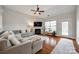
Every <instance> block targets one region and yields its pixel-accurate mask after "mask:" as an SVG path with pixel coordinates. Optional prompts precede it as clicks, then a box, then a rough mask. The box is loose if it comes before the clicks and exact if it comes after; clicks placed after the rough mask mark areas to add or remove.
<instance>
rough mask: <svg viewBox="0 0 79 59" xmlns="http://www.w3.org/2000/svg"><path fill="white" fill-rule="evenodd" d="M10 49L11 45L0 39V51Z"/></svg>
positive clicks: (7, 41)
mask: <svg viewBox="0 0 79 59" xmlns="http://www.w3.org/2000/svg"><path fill="white" fill-rule="evenodd" d="M9 47H11V43H10V41H9V40H7V39H1V38H0V51H1V50H5V49H6V48H9Z"/></svg>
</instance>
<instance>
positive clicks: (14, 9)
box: [0, 5, 79, 54]
mask: <svg viewBox="0 0 79 59" xmlns="http://www.w3.org/2000/svg"><path fill="white" fill-rule="evenodd" d="M78 9H79V6H77V5H4V6H2V5H1V6H0V32H1V35H2V34H3V33H5V32H7V31H8V32H10V33H9V34H13V32H14V33H18V32H20V33H22V36H23V37H24V41H25V40H27V39H33V40H32V41H34V40H35V39H40V38H41V39H42V40H37V41H38V42H35V44H36V45H37V46H36V45H34V44H33V42H32V43H31V42H30V43H28V44H27V45H26V46H25V43H27V42H25V43H23V46H22V45H21V46H22V47H25V48H24V49H26V50H27V51H26V50H24V51H23V49H22V47H19V49H20V50H18V49H17V48H16V46H14V47H10V48H8V49H7V50H5V49H4V50H5V51H7V52H5V51H4V50H2V51H3V52H2V51H1V53H4V54H8V53H14V54H19V53H21V54H35V53H39V54H41V53H42V54H45V53H51V54H52V53H56V54H62V53H63V54H65V53H66V54H75V53H78V52H79V49H78V42H79V40H78V32H79V31H78V14H79V11H78ZM40 11H41V12H40ZM4 31H5V32H4ZM9 34H3V35H4V36H6V35H9ZM53 34H55V37H54V36H53ZM3 35H2V36H3ZM13 35H14V34H13ZM17 36H19V38H20V34H18V35H17ZM29 36H31V37H30V38H28V37H29ZM34 37H35V38H34ZM36 37H38V38H36ZM51 37H53V38H51ZM58 37H61V39H63V40H64V42H65V41H66V40H68V39H72V40H75V41H76V42H75V43H74V44H75V46H77V47H76V48H74V44H73V43H72V42H71V40H69V41H67V42H66V44H67V46H65V47H66V48H67V49H68V48H69V47H72V48H70V49H68V50H67V51H65V52H64V51H60V50H61V49H59V48H58V47H57V46H59V47H61V46H62V44H60V45H61V46H60V45H58V44H59V43H60V42H62V41H61V40H60V41H58V42H56V40H55V38H58ZM0 38H1V37H0ZM20 39H22V38H20ZM50 39H53V40H50ZM10 40H11V38H10ZM11 41H12V42H13V43H15V41H16V40H15V41H13V39H12V40H11ZM44 43H47V44H49V45H51V46H53V47H52V48H51V46H49V45H45V46H43V44H44ZM68 43H70V44H71V45H69V44H68ZM18 44H19V43H18ZM66 44H65V45H66ZM72 44H73V45H72ZM15 45H17V43H15ZM31 45H34V47H36V48H34V47H33V46H31ZM28 46H29V48H27V47H28ZM63 46H64V44H63ZM1 47H2V46H1ZM43 47H45V48H43ZM46 47H49V48H48V49H47V50H49V51H50V52H46V51H45V52H44V53H43V52H41V49H42V51H43V50H44V49H46ZM12 48H15V49H12ZM31 48H34V49H32V50H33V51H31ZM63 48H64V47H63ZM63 48H62V49H63ZM71 49H72V51H70V50H71ZM15 50H16V51H18V52H16V51H15ZM21 50H22V52H20V51H21ZM65 50H66V49H65ZM76 50H77V51H76ZM12 51H13V52H12ZM25 51H26V53H25ZM28 51H29V52H28ZM53 51H54V52H53Z"/></svg>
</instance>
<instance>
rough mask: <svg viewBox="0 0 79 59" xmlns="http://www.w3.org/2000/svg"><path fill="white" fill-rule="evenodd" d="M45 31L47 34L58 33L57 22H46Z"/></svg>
mask: <svg viewBox="0 0 79 59" xmlns="http://www.w3.org/2000/svg"><path fill="white" fill-rule="evenodd" d="M45 31H46V32H53V31H56V21H48V22H45Z"/></svg>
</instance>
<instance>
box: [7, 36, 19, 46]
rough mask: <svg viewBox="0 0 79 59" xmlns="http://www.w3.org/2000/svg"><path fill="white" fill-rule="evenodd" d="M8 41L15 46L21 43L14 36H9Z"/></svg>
mask: <svg viewBox="0 0 79 59" xmlns="http://www.w3.org/2000/svg"><path fill="white" fill-rule="evenodd" d="M8 39H9V40H10V41H11V43H12V44H13V45H19V44H20V42H19V41H18V40H17V38H16V37H15V36H13V35H9V36H8Z"/></svg>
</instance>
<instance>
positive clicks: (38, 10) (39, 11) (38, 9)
mask: <svg viewBox="0 0 79 59" xmlns="http://www.w3.org/2000/svg"><path fill="white" fill-rule="evenodd" d="M31 11H33V12H34V14H37V13H38V14H39V15H41V12H45V11H44V10H40V8H39V6H38V5H37V9H36V10H33V9H32V10H31Z"/></svg>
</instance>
